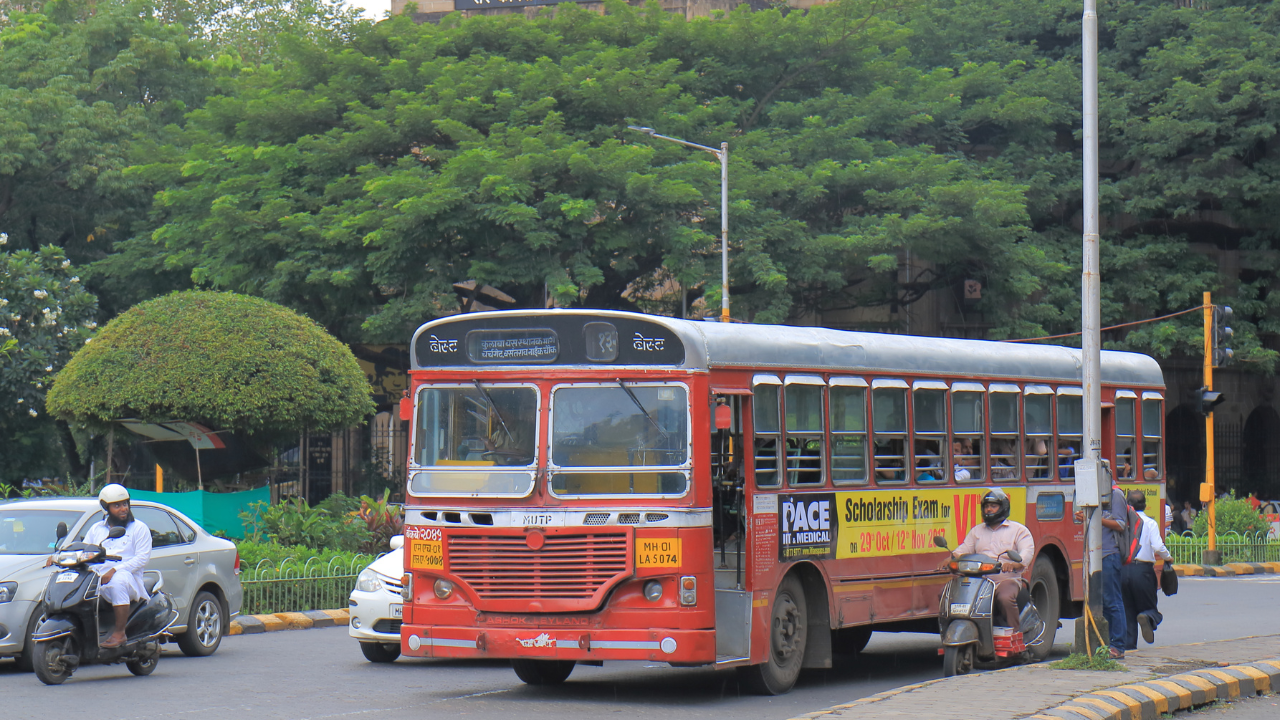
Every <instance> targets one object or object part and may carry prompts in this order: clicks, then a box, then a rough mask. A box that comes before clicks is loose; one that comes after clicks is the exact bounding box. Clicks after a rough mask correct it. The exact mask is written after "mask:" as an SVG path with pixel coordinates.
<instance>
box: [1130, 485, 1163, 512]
mask: <svg viewBox="0 0 1280 720" xmlns="http://www.w3.org/2000/svg"><path fill="white" fill-rule="evenodd" d="M1120 489H1121V490H1123V491H1124V494H1125V497H1128V496H1129V491H1130V490H1141V491H1142V494H1143V495H1146V496H1147V509H1146V510H1144V511H1143V512H1144V513H1146V514H1147V515H1148V516H1150V517H1151V518H1152V519H1154V520H1157V521H1158V520H1161V519H1162V518H1161V517H1160V512H1161V510H1160V486H1159V485H1157V484H1154V483H1143V484H1141V485H1134V484H1131V483H1120Z"/></svg>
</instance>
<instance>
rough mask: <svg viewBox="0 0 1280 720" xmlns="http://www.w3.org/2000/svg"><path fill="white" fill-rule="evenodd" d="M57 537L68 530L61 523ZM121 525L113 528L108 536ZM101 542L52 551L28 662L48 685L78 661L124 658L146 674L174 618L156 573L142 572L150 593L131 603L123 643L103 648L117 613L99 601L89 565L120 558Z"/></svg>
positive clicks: (105, 662) (97, 580)
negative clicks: (50, 572) (41, 612)
mask: <svg viewBox="0 0 1280 720" xmlns="http://www.w3.org/2000/svg"><path fill="white" fill-rule="evenodd" d="M59 533H60V536H63V535H66V532H65V531H63V530H62V528H61V527H59ZM123 535H124V528H122V527H114V528H111V537H112V538H113V539H114V538H119V537H122V536H123ZM119 559H120V558H119V557H116V556H113V555H107V552H106V550H105V549H103V548H102V547H101V546H99V545H89V544H86V543H71V544H70V545H68V546H67V547H65V548H63V549H62V550H59V551H58V552H56V553H54V556H53V564H54V565H57V566H59V567H61V568H63V569H62V570H59V571H57V572H55V573H53V575H51V576H50V577H49V584H48V586H46V587H45V591H44V598H43V603H44V613H45V617H44V619H43V620H41V621H40V624H39V625H38V626H36V630H35V633H34V634H32V636H31V639H32V640H34V641H35V649H34V651H33V654H32V664H33V665H34V668H35V671H36V677H38V678H40V681H41V682H43V683H44V684H46V685H61V684H62V683H63V682H64V681H65V680H66V679H67V678H69V677H71V673H73V672H75V670H76V668H78V667H80V666H81V665H110V664H113V663H119V662H122V663H124V664H125V665H126V666H127V667H128V668H129V672H131V673H133V674H134V675H150V674H151V672H152V671H153V670H155V669H156V662H157V661H158V660H159V659H160V641H159V639H158V638H159V637H160V636H161V635H163V634H165V632H166V631H167V630H168V629H169V627H170V626H171V625H173V623H174V622H175V621H176V620H177V619H178V611H177V610H176V609H175V608H174V604H173V598H172V597H171V596H170V595H169V594H168V593H166V592H164V590H163V589H162V587H163V583H162V582H161V578H160V573H157V572H147V573H145V574H144V584H145V585H146V590H147V592H148V593H150V595H151V597H150V598H148V599H147V600H145V601H142V602H135V603H133V607H132V608H131V610H130V613H129V620H128V622H127V623H126V624H125V638H126V639H125V642H124V643H123V644H121V645H120V647H115V648H104V647H101V643H102V642H103V641H104V640H106V639H107V638H108V637H110V635H111V633H112V632H114V631H115V613H114V611H113V610H112V608H111V606H110V605H107V604H106V603H100V602H99V598H98V586H99V583H100V582H101V578H99V577H98V574H97V573H95V572H94V571H93V570H92V569H90V567H89V566H90V565H93V564H97V563H102V562H106V561H108V560H119Z"/></svg>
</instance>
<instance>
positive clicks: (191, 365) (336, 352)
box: [47, 291, 374, 437]
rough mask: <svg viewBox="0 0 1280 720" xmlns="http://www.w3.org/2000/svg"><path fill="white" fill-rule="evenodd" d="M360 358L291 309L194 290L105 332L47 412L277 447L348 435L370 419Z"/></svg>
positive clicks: (61, 377)
mask: <svg viewBox="0 0 1280 720" xmlns="http://www.w3.org/2000/svg"><path fill="white" fill-rule="evenodd" d="M371 394H372V389H371V388H370V386H369V383H368V381H366V380H365V377H364V373H363V372H361V370H360V366H359V365H358V364H357V363H356V359H355V356H354V355H352V354H351V350H350V349H348V348H347V346H345V345H343V344H342V343H340V342H338V341H337V340H336V339H334V338H333V337H332V336H331V335H329V334H328V333H327V332H325V330H324V329H323V328H322V327H320V326H319V325H318V324H316V323H315V322H313V321H312V320H309V319H308V318H306V317H303V316H302V315H299V314H298V313H296V312H294V311H292V310H289V309H288V308H285V307H282V306H280V305H276V304H274V303H271V302H268V301H266V300H261V299H259V298H254V297H249V296H246V295H237V294H235V293H224V292H208V291H188V292H179V293H173V294H171V295H167V296H164V297H160V298H156V299H154V300H149V301H147V302H144V303H140V304H138V305H136V306H134V307H132V308H130V309H129V310H128V311H126V312H124V313H122V314H121V315H120V316H119V317H117V318H115V319H114V320H112V321H111V322H110V323H107V325H105V326H104V327H103V328H102V329H101V330H100V331H99V332H98V335H97V337H95V338H94V339H93V342H91V343H89V344H88V345H85V346H84V347H83V348H82V349H80V350H79V351H78V352H76V353H75V355H74V356H73V357H72V359H71V361H70V362H69V363H67V366H66V367H65V368H64V369H63V370H62V371H61V372H60V373H58V375H57V377H56V378H55V379H54V384H53V388H52V390H50V391H49V395H48V399H47V407H48V409H49V411H50V412H51V413H53V414H55V415H57V416H59V417H62V418H65V419H67V420H71V421H78V422H83V423H88V424H93V425H99V424H103V423H109V422H112V421H115V420H123V419H127V418H133V419H138V420H144V421H155V422H159V421H178V420H180V421H190V422H197V423H201V424H205V425H210V426H212V427H216V428H221V429H226V430H234V431H237V432H242V433H244V434H246V435H250V436H259V437H270V436H280V435H284V434H286V433H296V432H298V431H301V430H318V431H325V430H337V429H341V428H347V427H351V426H353V425H356V424H358V423H359V422H361V420H362V419H363V418H364V417H366V416H368V415H370V414H372V413H373V411H374V405H373V401H372V399H371V398H370V395H371Z"/></svg>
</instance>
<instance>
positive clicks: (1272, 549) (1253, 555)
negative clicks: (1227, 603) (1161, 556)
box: [1164, 531, 1280, 565]
mask: <svg viewBox="0 0 1280 720" xmlns="http://www.w3.org/2000/svg"><path fill="white" fill-rule="evenodd" d="M1164 544H1165V547H1167V548H1169V554H1170V555H1172V556H1173V562H1174V563H1175V564H1186V565H1203V564H1204V551H1205V550H1207V549H1208V547H1209V538H1208V537H1196V536H1195V535H1192V534H1191V532H1190V531H1187V532H1186V533H1184V534H1182V535H1170V536H1168V537H1166V538H1165V539H1164ZM1216 549H1217V550H1218V551H1219V552H1221V553H1222V562H1223V563H1224V564H1226V563H1233V562H1280V540H1274V539H1268V537H1267V533H1266V532H1265V531H1262V532H1258V533H1245V534H1243V535H1241V534H1238V533H1235V532H1229V533H1226V534H1224V535H1219V536H1218V541H1217V548H1216Z"/></svg>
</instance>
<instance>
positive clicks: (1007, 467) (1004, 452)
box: [991, 438, 1018, 480]
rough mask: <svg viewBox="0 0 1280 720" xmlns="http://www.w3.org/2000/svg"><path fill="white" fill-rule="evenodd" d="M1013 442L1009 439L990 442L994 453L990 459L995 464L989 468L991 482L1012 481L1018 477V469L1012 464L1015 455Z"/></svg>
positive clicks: (1015, 449)
mask: <svg viewBox="0 0 1280 720" xmlns="http://www.w3.org/2000/svg"><path fill="white" fill-rule="evenodd" d="M1014 442H1015V441H1013V440H1009V439H1001V438H996V439H995V440H993V441H992V444H991V448H992V450H994V451H995V454H994V455H992V458H994V459H995V464H994V465H993V466H992V468H991V478H992V479H993V480H1013V479H1015V478H1017V477H1018V468H1017V466H1016V465H1014V463H1013V459H1014V457H1015V456H1016V455H1017V447H1016V446H1015V444H1014Z"/></svg>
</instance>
